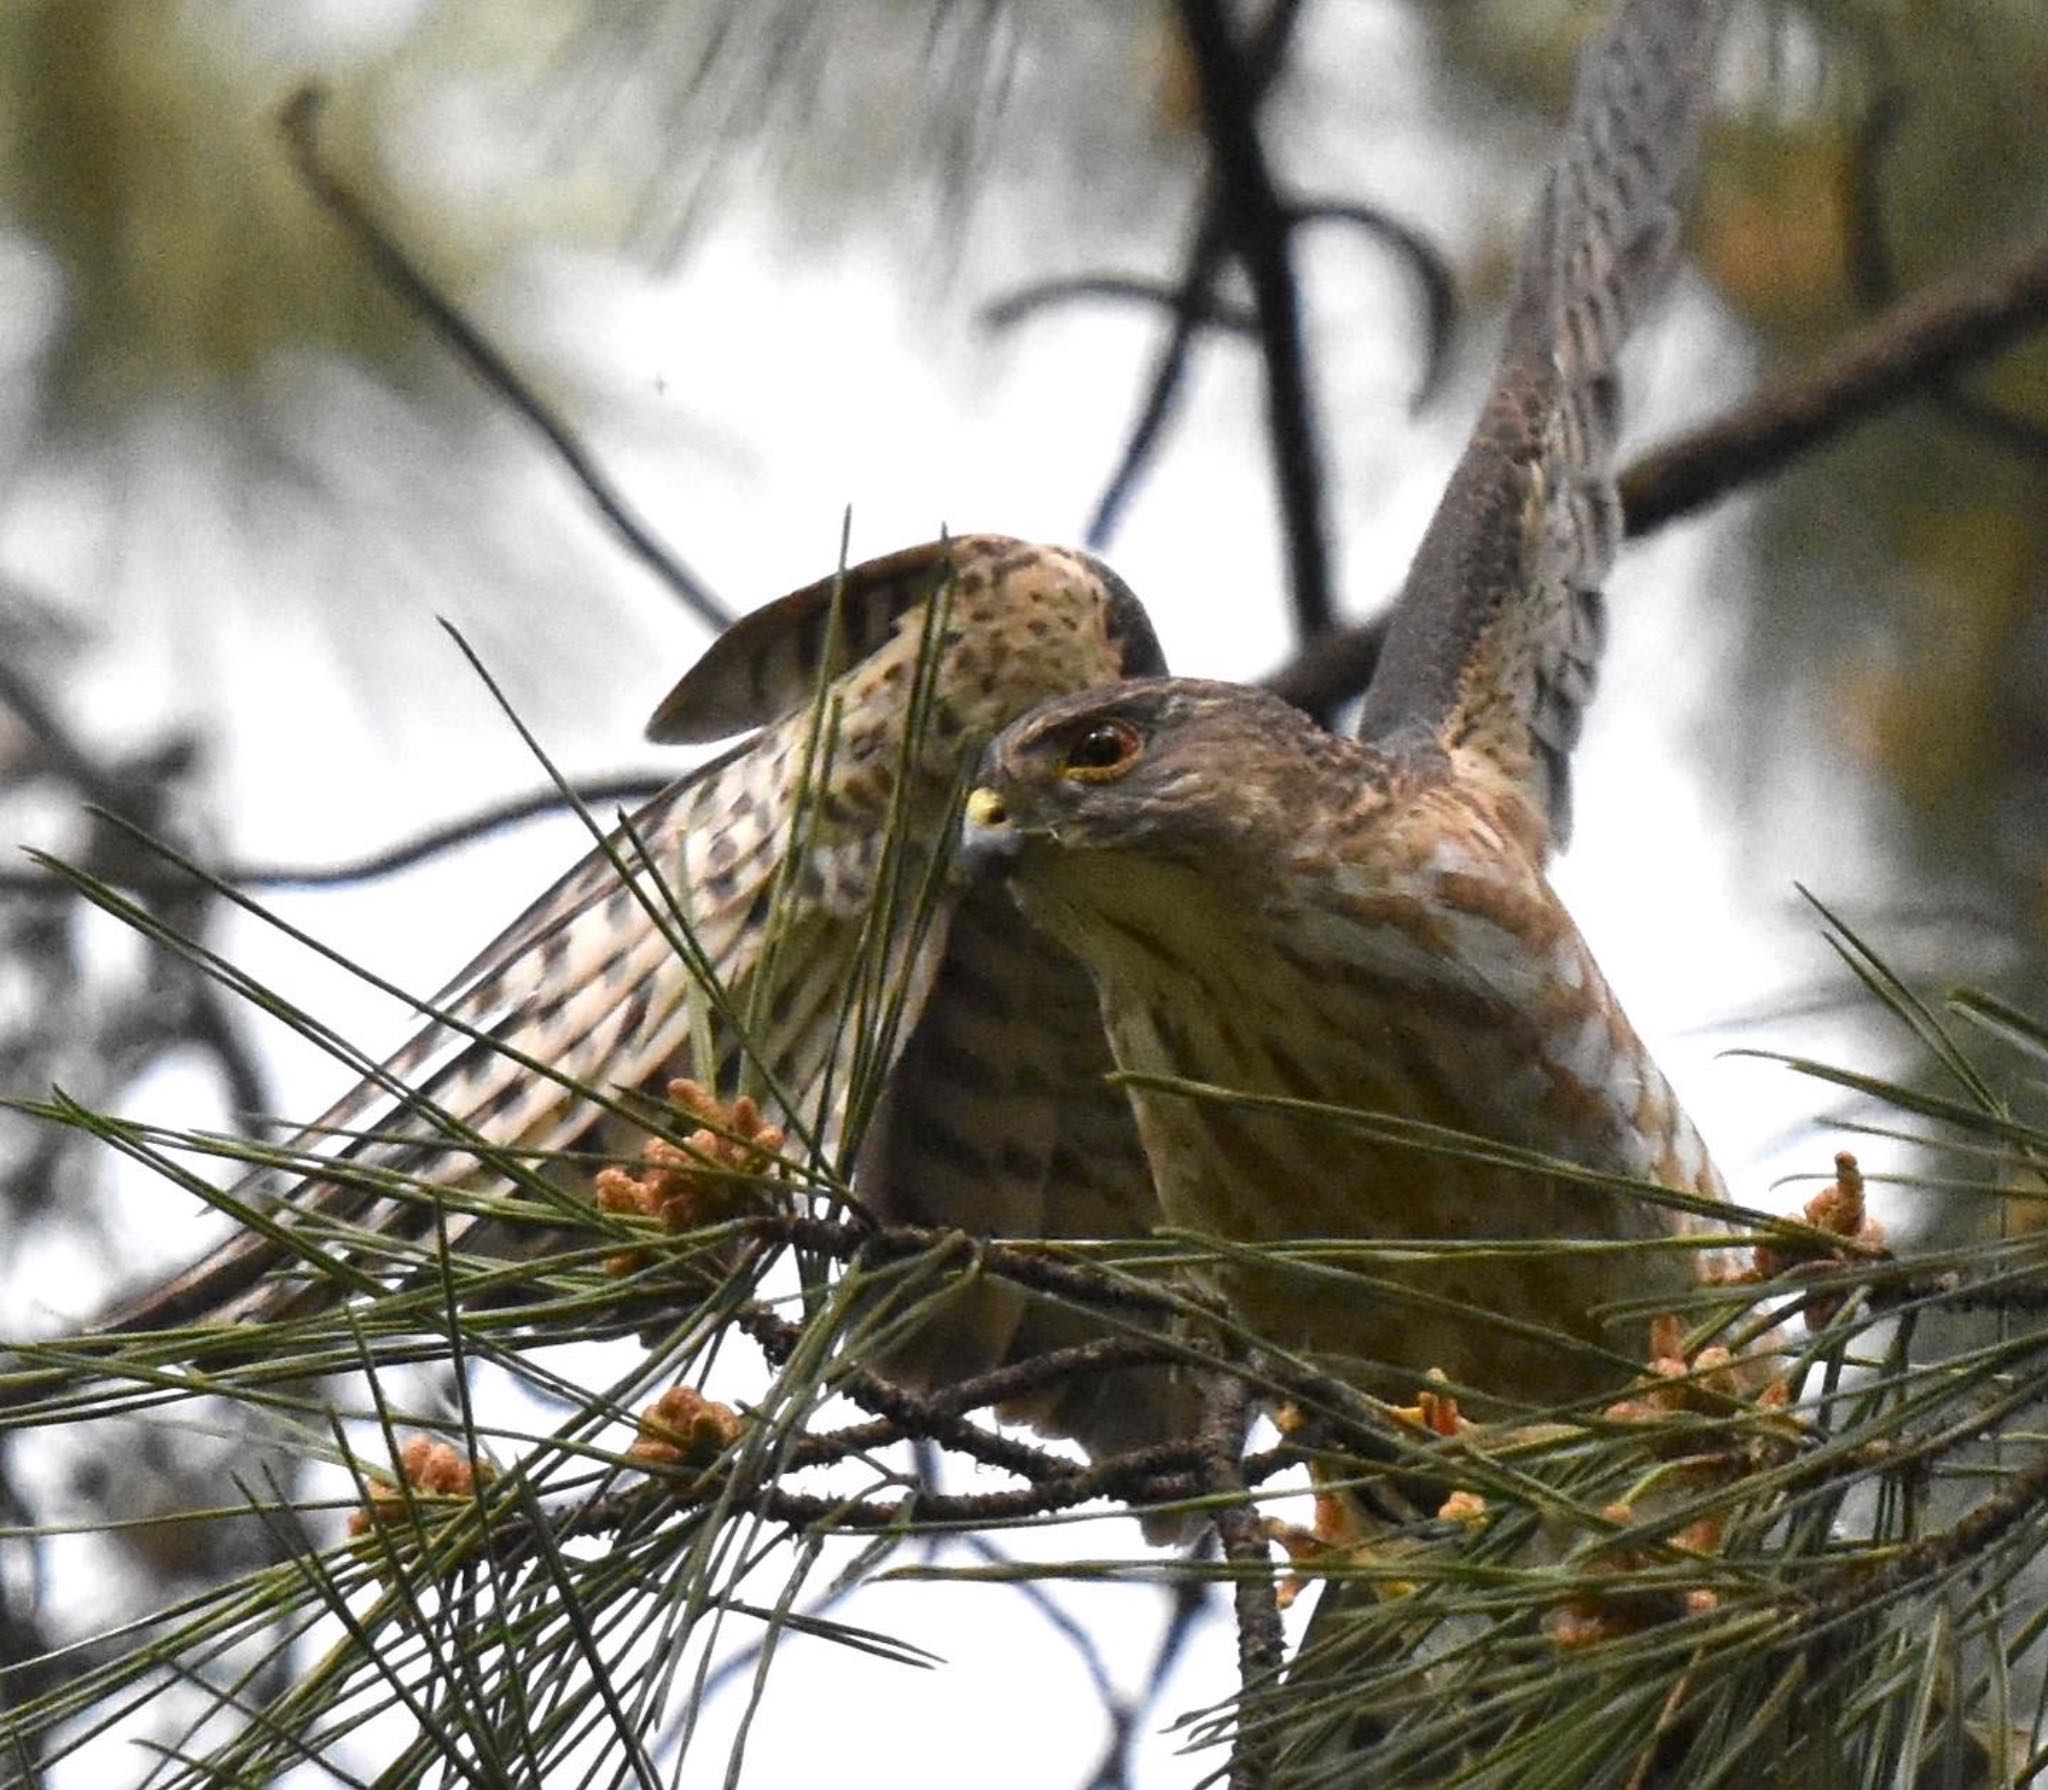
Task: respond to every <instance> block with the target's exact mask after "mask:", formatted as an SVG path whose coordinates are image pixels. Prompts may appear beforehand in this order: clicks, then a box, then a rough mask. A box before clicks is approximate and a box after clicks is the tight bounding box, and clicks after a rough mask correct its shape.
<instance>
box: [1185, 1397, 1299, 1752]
mask: <svg viewBox="0 0 2048 1790" xmlns="http://www.w3.org/2000/svg"><path fill="white" fill-rule="evenodd" d="M1250 1421H1251V1395H1250V1393H1249V1391H1248V1390H1247V1389H1246V1387H1245V1385H1244V1383H1243V1382H1242V1381H1241V1380H1237V1379H1233V1378H1225V1377H1222V1376H1218V1377H1217V1378H1215V1379H1213V1380H1211V1381H1210V1383H1209V1387H1208V1397H1207V1399H1206V1402H1205V1409H1204V1411H1203V1413H1202V1454H1203V1479H1204V1482H1205V1483H1204V1489H1205V1490H1206V1491H1208V1492H1210V1493H1211V1494H1214V1495H1219V1496H1221V1497H1223V1498H1225V1499H1227V1502H1225V1503H1222V1504H1220V1505H1219V1506H1218V1507H1217V1510H1216V1534H1217V1539H1218V1540H1219V1542H1220V1543H1221V1544H1222V1549H1223V1558H1224V1559H1225V1560H1226V1561H1227V1562H1228V1563H1229V1564H1230V1566H1231V1567H1233V1568H1234V1569H1235V1572H1234V1576H1233V1578H1232V1601H1233V1602H1234V1604H1235V1606H1236V1611H1237V1675H1238V1686H1239V1697H1240V1704H1242V1703H1243V1701H1244V1700H1246V1699H1248V1698H1249V1697H1250V1696H1251V1694H1252V1692H1253V1689H1254V1687H1256V1686H1263V1685H1269V1684H1271V1683H1272V1681H1273V1679H1274V1678H1275V1677H1276V1676H1277V1675H1278V1674H1279V1671H1280V1665H1281V1661H1282V1660H1283V1659H1284V1658H1285V1655H1286V1637H1285V1635H1284V1634H1283V1632H1282V1630H1281V1627H1280V1600H1279V1590H1278V1586H1277V1584H1276V1582H1275V1579H1274V1575H1273V1546H1272V1542H1271V1540H1270V1539H1269V1538H1268V1536H1267V1534H1266V1524H1265V1519H1264V1518H1263V1517H1261V1516H1260V1514H1259V1508H1258V1506H1257V1505H1256V1504H1254V1503H1253V1502H1252V1500H1251V1498H1250V1497H1249V1495H1248V1489H1247V1486H1246V1484H1245V1473H1244V1437H1245V1430H1246V1428H1247V1426H1248V1425H1249V1423H1250ZM1272 1772H1273V1740H1272V1735H1271V1733H1270V1731H1268V1730H1267V1729H1265V1728H1263V1727H1259V1726H1255V1725H1253V1724H1250V1723H1247V1722H1244V1721H1242V1720H1240V1721H1239V1723H1238V1725H1237V1732H1236V1734H1235V1736H1234V1737H1233V1738H1232V1741H1231V1748H1230V1778H1229V1782H1230V1790H1263V1787H1264V1786H1265V1784H1266V1783H1267V1782H1268V1780H1269V1779H1270V1778H1271V1777H1272Z"/></svg>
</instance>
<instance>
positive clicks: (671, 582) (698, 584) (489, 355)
mask: <svg viewBox="0 0 2048 1790" xmlns="http://www.w3.org/2000/svg"><path fill="white" fill-rule="evenodd" d="M323 101H324V96H323V94H322V93H321V91H320V89H319V88H317V87H302V88H300V89H299V91H298V92H297V93H296V94H294V95H293V96H292V98H291V100H290V101H289V102H288V103H287V104H286V106H285V108H284V110H283V112H282V113H280V114H279V116H278V125H279V128H280V129H281V130H282V131H283V132H284V139H285V142H286V144H287V145H288V146H289V147H290V149H291V153H292V160H293V163H294V164H295V165H296V167H297V168H298V171H299V177H300V179H302V180H303V181H304V182H305V183H306V188H307V190H308V191H309V192H310V193H311V194H312V195H313V197H314V198H315V199H317V200H318V201H319V202H320V204H321V206H322V208H323V209H325V210H326V211H327V213H328V214H329V215H330V216H331V217H333V218H334V219H335V221H336V222H337V223H339V224H340V225H341V226H342V227H343V228H344V229H346V230H347V231H348V232H349V234H350V235H351V236H353V237H354V238H355V239H356V241H357V242H358V243H359V244H361V246H362V249H363V253H364V254H365V255H366V256H367V257H368V259H369V262H370V265H371V266H372V267H374V268H375V269H376V270H377V273H378V276H379V277H380V278H381V279H382V280H383V281H384V282H385V284H386V285H388V286H389V287H390V288H391V289H392V291H393V292H395V293H396V294H397V295H398V296H399V298H400V299H401V300H403V301H404V303H405V304H407V305H408V306H410V307H411V308H412V309H413V310H415V311H416V312H418V313H419V315H420V316H421V317H422V318H423V319H424V320H425V321H426V323H427V324H428V326H429V327H430V328H432V330H433V331H434V333H435V334H436V335H437V336H439V337H440V339H441V340H442V341H443V342H444V343H446V344H447V345H448V347H449V348H451V349H453V350H454V352H455V354H456V356H457V357H458V358H459V359H460V360H461V361H462V363H463V364H464V365H465V366H466V367H468V368H469V370H470V371H471V372H472V373H473V374H475V375H476V377H477V378H478V379H479V380H480V381H482V383H483V384H484V386H485V387H486V388H487V389H489V390H490V391H491V392H493V393H494V394H496V395H497V396H498V397H500V398H502V399H503V400H504V401H505V403H506V404H507V405H509V406H510V407H511V408H512V409H513V410H514V411H516V412H517V413H518V414H519V415H520V416H522V417H524V418H525V419H526V420H527V422H528V423H530V424H531V425H532V426H533V427H534V429H536V430H537V431H538V432H539V434H540V436H541V438H542V439H543V440H544V441H546V443H547V444H548V446H549V447H550V448H551V449H552V450H553V451H554V454H555V457H556V458H557V459H558V460H559V461H561V463H562V465H563V467H564V468H565V469H566V470H567V472H568V474H569V476H570V477H571V478H572V479H574V480H575V481H576V483H577V484H578V485H579V486H580V487H581V488H582V489H583V492H584V494H585V495H586V496H587V497H589V499H590V501H591V502H592V503H593V504H595V505H596V506H597V510H598V513H599V514H600V515H601V516H603V518H604V519H605V521H606V522H607V523H609V524H610V525H611V528H612V530H613V532H614V533H615V534H617V536H618V537H619V539H620V541H621V542H623V543H624V545H625V547H626V549H627V550H628V551H629V552H630V553H632V554H633V555H634V557H635V558H637V559H638V560H639V561H640V562H641V564H643V565H644V566H646V567H647V568H648V570H650V571H651V572H653V574H654V575H655V577H657V578H658V579H660V580H661V582H662V583H663V584H665V585H667V586H668V588H669V589H670V590H672V591H674V592H675V593H676V595H677V596H678V597H680V598H681V599H682V600H683V602H684V604H685V605H687V606H688V607H689V608H690V609H691V610H692V611H694V612H695V614H696V615H697V616H698V617H699V618H700V619H701V620H703V621H704V622H705V623H706V624H708V625H709V626H711V627H713V628H723V627H725V626H726V625H727V624H728V623H729V622H731V620H732V619H733V617H732V611H731V610H729V609H728V608H727V607H726V606H725V605H724V604H723V603H721V602H720V601H719V600H718V598H717V597H715V596H714V595H712V592H711V587H710V586H709V585H708V584H706V583H705V582H704V580H703V579H702V578H700V577H698V575H697V574H696V573H695V572H693V571H691V570H690V568H689V567H688V566H687V565H685V564H684V563H683V561H682V560H681V559H680V558H678V557H677V555H676V554H675V552H674V551H673V550H672V549H671V548H669V547H668V546H667V545H665V544H664V543H663V542H662V541H661V540H659V539H658V538H657V537H656V536H655V534H654V532H653V530H651V529H650V528H649V527H648V526H647V525H646V523H644V522H642V521H641V520H640V519H639V517H638V516H636V515H635V514H634V513H633V511H632V509H631V507H630V506H629V505H628V504H627V502H626V500H625V499H624V498H623V497H622V496H621V495H620V494H619V492H618V491H617V489H616V488H615V487H614V486H613V484H612V482H611V480H610V479H609V478H608V477H607V476H606V475H605V472H604V470H603V468H602V467H600V466H599V465H598V464H597V462H596V461H595V460H594V459H592V458H591V456H590V454H589V453H588V451H587V450H586V449H585V448H584V446H583V444H582V443H581V442H580V441H578V440H577V439H576V436H575V434H574V433H573V432H572V431H571V430H570V428H569V426H568V424H566V423H564V422H563V421H562V419H561V418H560V417H558V416H556V415H555V413H554V412H553V411H552V410H550V409H549V408H548V407H547V406H546V405H545V404H543V403H542V402H541V401H540V399H539V397H538V396H537V395H536V394H535V392H534V391H533V388H532V387H531V386H529V385H528V384H527V383H526V382H525V381H524V380H523V379H521V378H520V377H519V375H518V374H517V373H516V372H514V371H513V370H512V367H511V365H510V364H509V363H508V362H507V361H506V359H505V357H504V356H503V355H501V354H500V353H499V352H498V351H497V349H495V348H494V347H492V346H491V344H490V342H489V341H487V340H486V339H485V337H484V335H483V333H482V332H481V331H480V330H478V329H477V328H476V326H475V325H474V324H472V323H471V322H470V321H469V320H468V319H467V318H466V317H464V316H463V315H462V313H461V312H460V311H459V310H457V309H456V307H455V306H454V304H453V303H452V302H451V301H450V300H449V299H448V298H447V297H446V295H444V294H443V293H442V292H441V291H440V289H439V288H438V287H436V286H435V285H434V283H433V282H432V281H431V280H429V279H428V278H427V276H426V275H425V274H423V273H422V272H421V271H420V270H419V268H418V267H416V266H415V265H414V264H413V261H412V259H411V257H410V256H408V255H407V254H406V253H405V251H404V250H403V249H401V248H400V247H399V246H398V244H397V243H396V242H394V241H393V240H392V239H391V237H390V236H389V235H388V234H387V233H386V232H385V230H384V227H383V226H382V225H381V224H379V223H378V222H377V220H376V219H375V218H374V217H372V216H371V215H370V212H369V209H368V208H367V207H366V206H365V205H364V204H363V202H362V200H361V199H359V198H358V197H357V196H356V195H355V194H354V193H353V192H351V191H350V190H349V189H348V188H347V187H346V186H345V185H343V184H342V182H341V181H340V180H339V179H337V178H336V177H335V175H334V174H333V172H332V171H331V170H329V169H328V167H327V166H326V165H325V164H324V163H323V162H322V161H321V160H320V148H319V144H318V142H317V140H316V138H315V134H314V133H315V129H316V127H317V125H318V123H319V118H320V108H321V105H322V104H323Z"/></svg>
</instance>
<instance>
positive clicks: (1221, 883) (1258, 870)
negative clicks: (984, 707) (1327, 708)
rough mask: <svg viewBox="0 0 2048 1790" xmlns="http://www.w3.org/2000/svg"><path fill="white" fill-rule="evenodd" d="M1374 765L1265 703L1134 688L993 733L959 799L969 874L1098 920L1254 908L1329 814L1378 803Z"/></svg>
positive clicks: (1190, 686)
mask: <svg viewBox="0 0 2048 1790" xmlns="http://www.w3.org/2000/svg"><path fill="white" fill-rule="evenodd" d="M1384 769H1385V762H1384V760H1382V759H1381V757H1380V755H1379V754H1377V753H1375V752H1373V751H1372V750H1370V749H1369V748H1364V747H1361V746H1359V745H1358V744H1357V743H1356V742H1353V741H1349V740H1340V739H1337V738H1335V737H1334V736H1332V735H1330V734H1328V733H1326V732H1324V731H1323V730H1322V729H1321V728H1319V727H1318V726H1316V724H1315V723H1314V722H1312V721H1310V720H1309V719H1308V718H1307V717H1306V716H1305V715H1303V714H1301V713H1300V711H1299V710H1297V709H1295V708H1293V707H1291V706H1290V705H1288V704H1287V703H1285V702H1283V701H1281V700H1280V699H1279V698H1278V697H1276V696H1270V695H1267V694H1266V693H1265V692H1263V691H1259V690H1251V689H1247V688H1245V687H1243V686H1241V685H1237V684H1222V683H1203V682H1198V681H1195V680H1193V679H1187V678H1141V679H1135V680H1132V681H1131V682H1128V683H1124V684H1118V685H1114V686H1111V687H1109V688H1106V689H1101V690H1093V691H1088V692H1085V693H1083V694H1081V695H1077V696H1071V697H1063V698H1061V699H1059V700H1057V701H1053V702H1048V703H1044V704H1042V705H1040V706H1039V707H1038V708H1035V709H1033V710H1032V711H1031V712H1030V713H1029V714H1027V715H1025V716H1024V717H1022V718H1021V719H1020V720H1018V721H1016V722H1014V723H1013V724H1012V725H1011V726H1009V727H1008V728H1006V729H1005V730H1004V731H1003V732H1002V733H1001V734H999V735H998V736H997V737H996V739H995V741H994V743H993V744H992V745H991V746H990V747H989V749H988V752H987V754H986V756H985V757H984V758H983V759H982V765H981V773H980V777H979V787H978V788H976V789H975V791H974V792H973V794H972V795H970V796H969V797H968V801H967V813H966V822H965V828H964V832H963V837H962V845H963V855H964V858H965V861H966V864H967V867H968V869H969V871H970V873H972V874H999V875H1007V876H1010V877H1012V878H1013V879H1014V880H1015V882H1016V884H1017V888H1018V893H1019V895H1020V896H1021V897H1023V898H1024V900H1025V902H1026V904H1027V905H1028V906H1031V907H1033V908H1034V909H1038V910H1039V911H1040V913H1041V916H1042V917H1043V908H1042V906H1041V898H1043V899H1044V900H1049V901H1052V902H1055V903H1058V904H1060V905H1068V904H1078V905H1079V906H1080V907H1082V908H1084V909H1092V910H1095V911H1097V912H1101V911H1104V910H1130V909H1133V908H1146V907H1156V906H1157V904H1158V903H1160V902H1162V901H1171V900H1174V899H1176V898H1177V897H1176V895H1175V891H1176V890H1184V889H1186V888H1187V887H1188V886H1189V885H1190V884H1191V883H1199V884H1200V885H1201V887H1202V888H1203V890H1204V891H1205V897H1204V898H1205V899H1215V898H1218V897H1220V898H1221V899H1223V900H1225V901H1239V900H1251V899H1262V898H1263V897H1262V894H1261V891H1263V890H1266V889H1270V887H1271V886H1272V883H1273V881H1274V879H1275V875H1276V873H1277V872H1278V871H1280V869H1281V868H1282V866H1283V864H1286V863H1287V862H1288V861H1289V860H1291V859H1292V858H1293V857H1294V855H1295V854H1296V853H1297V851H1298V850H1299V849H1300V848H1301V847H1302V845H1303V844H1304V843H1305V841H1306V840H1307V839H1308V837H1309V836H1310V835H1312V834H1315V833H1317V832H1318V831H1319V830H1320V829H1321V828H1322V827H1323V826H1325V825H1326V824H1327V823H1328V822H1329V821H1330V820H1331V819H1333V818H1334V817H1333V815H1332V813H1331V809H1332V806H1333V804H1332V803H1331V801H1330V795H1331V792H1332V789H1333V787H1334V789H1335V790H1337V791H1338V792H1341V793H1340V800H1339V801H1338V802H1337V803H1336V804H1335V806H1336V807H1337V808H1340V809H1350V810H1351V811H1352V813H1353V814H1354V815H1355V813H1356V805H1357V804H1366V805H1369V804H1370V803H1371V802H1372V801H1373V800H1374V799H1375V794H1376V792H1377V791H1380V790H1382V789H1383V787H1384V785H1383V781H1382V776H1381V773H1383V771H1384Z"/></svg>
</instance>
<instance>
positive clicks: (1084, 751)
mask: <svg viewBox="0 0 2048 1790" xmlns="http://www.w3.org/2000/svg"><path fill="white" fill-rule="evenodd" d="M1144 747H1145V742H1144V740H1143V739H1142V738H1141V737H1140V735H1139V733H1138V730H1137V729H1136V728H1135V727H1133V726H1132V725H1131V724H1130V723H1129V722H1128V721H1098V722H1096V723H1095V725H1094V726H1093V727H1091V728H1089V729H1088V731H1087V732H1086V733H1084V734H1082V735H1081V736H1080V738H1078V739H1077V740H1075V741H1074V743H1073V744H1072V745H1071V746H1069V747H1068V748H1067V751H1066V756H1065V757H1064V758H1062V759H1061V760H1060V775H1061V776H1062V777H1071V778H1073V779H1074V780H1075V781H1076V782H1080V783H1107V782H1109V781H1110V780H1111V779H1112V778H1115V777H1121V776H1122V775H1123V774H1124V773H1125V772H1126V771H1128V770H1129V769H1130V768H1131V766H1132V765H1134V764H1136V763H1137V762H1138V754H1139V753H1140V752H1142V751H1143V750H1144Z"/></svg>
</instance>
